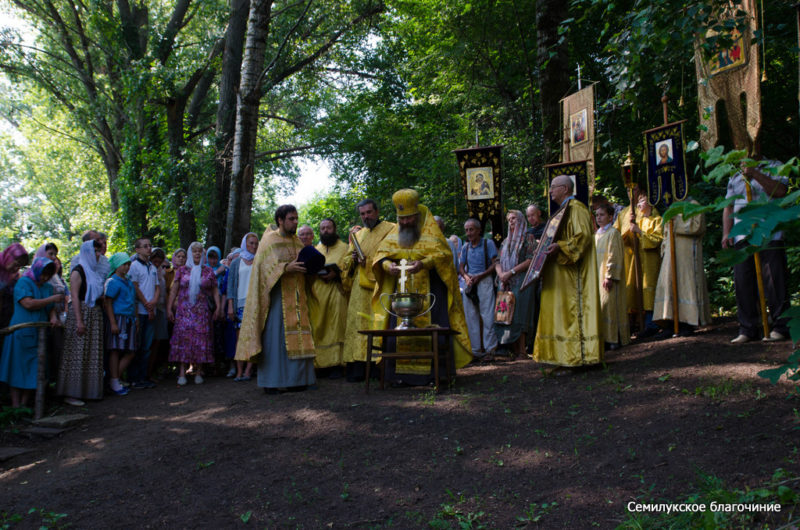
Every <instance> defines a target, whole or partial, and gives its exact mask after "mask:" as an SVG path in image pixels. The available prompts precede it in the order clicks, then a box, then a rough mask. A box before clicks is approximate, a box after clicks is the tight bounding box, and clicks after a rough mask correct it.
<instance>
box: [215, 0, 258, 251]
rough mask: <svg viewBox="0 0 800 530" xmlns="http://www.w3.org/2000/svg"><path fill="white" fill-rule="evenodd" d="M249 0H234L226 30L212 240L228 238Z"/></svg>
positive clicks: (220, 81)
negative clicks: (238, 97)
mask: <svg viewBox="0 0 800 530" xmlns="http://www.w3.org/2000/svg"><path fill="white" fill-rule="evenodd" d="M249 12H250V1H249V0H233V1H232V2H231V9H230V17H229V18H228V27H227V29H226V30H225V51H224V53H223V55H222V71H221V72H220V79H219V103H218V105H217V122H216V131H215V140H214V146H215V151H216V153H215V157H214V175H215V181H214V194H213V195H212V197H211V205H210V209H209V213H208V235H207V241H209V242H222V241H225V220H226V216H227V212H228V194H229V193H230V186H231V153H233V135H234V129H235V126H236V95H237V93H238V91H239V82H240V81H241V68H242V54H243V51H244V36H245V33H246V31H247V20H248V14H249Z"/></svg>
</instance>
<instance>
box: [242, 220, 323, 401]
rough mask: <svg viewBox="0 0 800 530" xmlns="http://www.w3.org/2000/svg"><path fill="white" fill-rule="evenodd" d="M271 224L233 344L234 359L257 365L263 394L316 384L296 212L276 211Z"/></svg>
mask: <svg viewBox="0 0 800 530" xmlns="http://www.w3.org/2000/svg"><path fill="white" fill-rule="evenodd" d="M275 222H276V223H277V224H278V229H277V230H272V229H267V231H266V232H264V236H263V237H262V238H261V242H260V243H259V244H258V252H257V253H256V257H255V259H254V260H253V268H252V270H251V272H250V284H249V286H248V288H247V301H246V302H245V306H244V315H243V317H242V327H241V329H240V331H239V342H238V343H237V345H236V360H237V361H253V362H258V386H260V387H262V388H264V389H265V390H266V391H267V393H269V394H274V393H277V392H278V391H280V390H283V389H288V388H295V389H305V388H307V387H308V386H312V385H314V384H315V383H316V377H315V375H314V341H313V338H312V336H311V324H310V322H309V315H308V302H307V299H306V278H305V272H306V269H305V266H304V265H303V263H302V262H300V261H298V260H297V255H298V253H299V252H300V250H301V249H302V248H303V244H302V243H301V242H300V240H299V239H298V238H297V236H296V235H295V232H296V231H297V209H295V207H294V206H292V205H291V204H286V205H283V206H281V207H279V208H278V209H277V210H276V212H275Z"/></svg>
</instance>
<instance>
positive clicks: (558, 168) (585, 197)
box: [544, 160, 590, 215]
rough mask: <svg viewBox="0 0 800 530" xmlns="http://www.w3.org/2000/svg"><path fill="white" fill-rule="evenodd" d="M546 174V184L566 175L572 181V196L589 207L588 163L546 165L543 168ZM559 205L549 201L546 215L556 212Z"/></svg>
mask: <svg viewBox="0 0 800 530" xmlns="http://www.w3.org/2000/svg"><path fill="white" fill-rule="evenodd" d="M544 168H545V171H546V174H547V182H548V183H550V182H552V181H553V179H554V178H556V177H558V176H560V175H566V176H568V177H569V178H570V179H571V180H572V184H573V185H574V187H575V188H574V189H575V191H574V194H575V197H577V199H578V200H579V201H581V202H582V203H583V204H585V205H586V206H589V196H590V195H589V194H590V191H589V182H590V179H589V161H588V160H578V161H576V162H561V163H559V164H548V165H546V166H544ZM559 206H561V205H560V204H556V203H554V202H553V201H549V206H548V215H549V214H550V212H555V211H556V210H558V208H559Z"/></svg>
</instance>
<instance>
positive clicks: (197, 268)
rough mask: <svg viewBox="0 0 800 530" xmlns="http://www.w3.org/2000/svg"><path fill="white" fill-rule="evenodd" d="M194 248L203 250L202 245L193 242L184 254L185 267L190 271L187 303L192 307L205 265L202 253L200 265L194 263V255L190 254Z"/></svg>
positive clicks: (204, 254) (198, 290) (204, 257)
mask: <svg viewBox="0 0 800 530" xmlns="http://www.w3.org/2000/svg"><path fill="white" fill-rule="evenodd" d="M195 246H198V247H200V249H201V250H202V249H203V244H202V243H200V242H198V241H195V242H194V243H192V244H191V245H189V250H188V251H187V252H186V266H187V267H189V269H191V271H192V275H191V276H189V302H190V303H191V304H192V305H194V304H195V302H196V301H197V293H199V292H200V282H201V280H202V279H203V278H202V273H203V265H205V264H206V263H207V262H206V253H205V252H203V253H202V255H201V256H200V263H195V262H194V255H193V254H192V248H194V247H195Z"/></svg>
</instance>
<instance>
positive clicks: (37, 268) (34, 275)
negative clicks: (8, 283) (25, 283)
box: [23, 257, 53, 283]
mask: <svg viewBox="0 0 800 530" xmlns="http://www.w3.org/2000/svg"><path fill="white" fill-rule="evenodd" d="M51 263H53V260H51V259H50V258H48V257H41V258H36V259H35V260H33V264H32V265H31V268H30V269H28V270H26V271H25V274H24V275H23V276H27V277H28V278H30V279H31V280H33V281H34V282H36V283H39V278H41V277H42V271H44V268H45V267H47V266H48V265H50V264H51Z"/></svg>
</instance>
